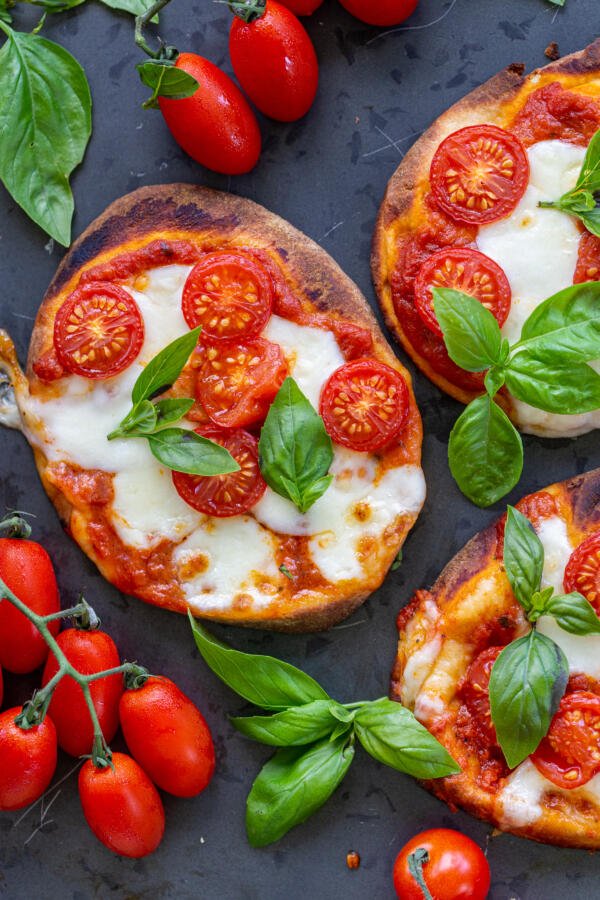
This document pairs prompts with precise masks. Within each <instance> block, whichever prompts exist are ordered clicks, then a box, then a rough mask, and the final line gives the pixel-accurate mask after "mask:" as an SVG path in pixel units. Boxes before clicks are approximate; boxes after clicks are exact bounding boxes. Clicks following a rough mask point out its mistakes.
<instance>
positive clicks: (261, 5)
mask: <svg viewBox="0 0 600 900" xmlns="http://www.w3.org/2000/svg"><path fill="white" fill-rule="evenodd" d="M227 5H228V6H229V9H230V10H231V12H232V13H233V14H234V16H237V17H238V19H241V20H242V22H245V23H246V24H247V25H250V24H251V23H252V22H256V20H257V19H261V18H262V17H263V16H264V14H265V12H266V9H267V0H229V2H228V4H227Z"/></svg>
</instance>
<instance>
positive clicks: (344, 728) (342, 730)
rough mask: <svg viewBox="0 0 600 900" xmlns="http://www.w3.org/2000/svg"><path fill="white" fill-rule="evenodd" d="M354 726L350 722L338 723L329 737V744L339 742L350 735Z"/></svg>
mask: <svg viewBox="0 0 600 900" xmlns="http://www.w3.org/2000/svg"><path fill="white" fill-rule="evenodd" d="M351 728H352V725H351V724H350V723H349V722H338V723H337V725H336V726H335V728H334V729H333V731H332V732H331V734H330V735H329V743H333V742H334V741H337V740H338V738H341V737H342V736H343V735H347V734H350V730H351Z"/></svg>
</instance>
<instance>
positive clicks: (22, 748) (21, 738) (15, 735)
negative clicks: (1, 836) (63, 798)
mask: <svg viewBox="0 0 600 900" xmlns="http://www.w3.org/2000/svg"><path fill="white" fill-rule="evenodd" d="M20 712H21V710H20V708H19V707H18V706H15V707H13V708H12V709H7V710H5V711H4V712H3V713H0V811H3V812H10V811H12V810H15V809H22V808H23V807H24V806H29V804H30V803H34V802H35V801H36V800H37V799H38V798H39V797H41V796H42V794H43V793H44V791H45V790H46V789H47V787H48V785H49V784H50V782H51V781H52V776H53V775H54V772H55V770H56V729H55V727H54V725H53V723H52V720H51V719H50V717H49V716H46V718H45V719H44V721H43V722H42V723H41V724H40V725H34V726H33V727H32V728H28V729H27V730H25V729H23V728H20V727H19V726H18V725H17V724H16V723H15V718H16V716H18V715H19V713H20Z"/></svg>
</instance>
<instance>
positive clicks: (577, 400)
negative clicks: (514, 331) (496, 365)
mask: <svg viewBox="0 0 600 900" xmlns="http://www.w3.org/2000/svg"><path fill="white" fill-rule="evenodd" d="M598 324H599V325H600V320H599V321H598ZM598 357H599V358H600V331H599V332H598ZM506 387H507V388H508V390H509V391H510V393H511V394H512V395H513V396H514V397H516V398H517V399H518V400H522V401H523V403H529V405H530V406H535V407H536V409H543V410H545V411H546V412H551V413H559V414H564V415H570V414H576V413H585V412H592V411H593V410H595V409H598V408H599V407H600V375H598V373H597V372H595V371H594V369H592V368H591V366H588V365H587V363H578V362H575V361H573V360H571V361H569V360H564V359H563V358H562V357H561V356H560V351H558V352H557V353H556V354H555V353H550V351H548V350H546V351H543V352H542V353H541V354H540V356H538V355H536V352H535V350H534V349H529V348H528V349H526V350H524V351H522V352H520V353H518V354H516V355H515V356H514V357H513V358H512V359H511V361H510V365H509V367H508V368H507V369H506Z"/></svg>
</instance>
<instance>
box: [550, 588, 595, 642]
mask: <svg viewBox="0 0 600 900" xmlns="http://www.w3.org/2000/svg"><path fill="white" fill-rule="evenodd" d="M542 615H544V616H552V617H553V618H554V619H556V621H557V622H558V624H559V625H560V627H561V628H564V630H565V631H568V632H569V634H600V619H599V618H598V616H597V615H596V611H595V609H594V607H593V606H592V604H591V603H590V602H589V601H588V600H586V598H585V597H584V596H583V595H582V594H578V593H577V592H573V593H572V594H557V595H554V596H552V597H550V598H549V599H548V600H547V601H546V603H545V604H544V609H543V611H542Z"/></svg>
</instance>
